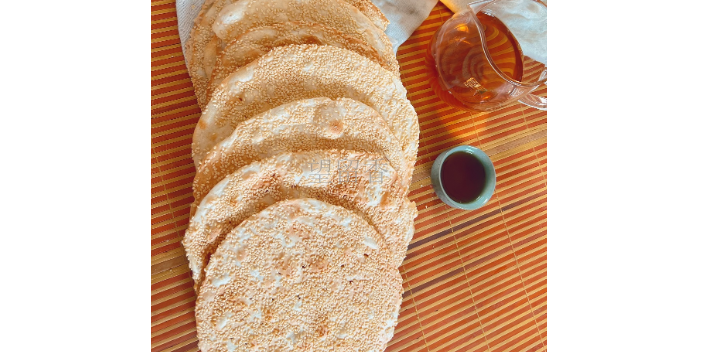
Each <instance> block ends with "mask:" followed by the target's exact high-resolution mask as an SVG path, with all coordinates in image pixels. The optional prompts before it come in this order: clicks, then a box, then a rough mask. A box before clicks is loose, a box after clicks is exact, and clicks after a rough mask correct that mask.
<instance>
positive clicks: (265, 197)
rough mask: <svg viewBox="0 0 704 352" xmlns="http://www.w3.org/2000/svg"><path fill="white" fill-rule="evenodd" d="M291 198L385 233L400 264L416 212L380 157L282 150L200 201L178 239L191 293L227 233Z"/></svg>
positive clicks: (227, 179) (244, 169)
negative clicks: (350, 214)
mask: <svg viewBox="0 0 704 352" xmlns="http://www.w3.org/2000/svg"><path fill="white" fill-rule="evenodd" d="M295 198H315V199H319V200H321V201H324V202H327V203H330V204H334V205H339V206H343V207H345V208H347V209H350V210H352V211H354V212H356V213H358V214H359V215H360V216H361V217H362V218H363V219H365V220H366V221H368V222H369V223H370V224H371V225H372V226H373V227H374V228H376V229H377V231H379V233H380V234H381V235H382V236H383V237H384V240H385V243H386V245H387V247H388V248H389V250H390V251H391V255H392V257H393V263H394V265H395V267H398V266H399V265H401V263H402V262H403V258H404V257H405V255H406V249H407V247H408V243H409V242H410V240H411V239H412V237H413V232H414V227H413V219H415V217H416V215H417V210H416V207H415V203H413V202H410V201H408V199H407V198H406V196H405V194H404V192H403V190H402V189H401V187H400V185H399V182H398V175H397V174H396V172H395V170H394V169H393V168H392V167H391V165H390V164H389V163H388V161H386V159H385V158H384V157H383V156H381V155H379V154H374V153H367V152H357V151H347V150H315V151H306V152H297V153H283V154H279V155H277V156H275V157H272V158H268V159H265V160H262V161H260V162H253V163H251V164H249V165H247V166H245V167H242V168H240V169H238V170H237V171H236V172H234V173H232V174H230V175H228V176H227V177H225V178H224V179H223V180H222V181H220V182H219V183H218V184H217V185H215V187H213V189H211V190H210V192H209V193H208V194H207V195H206V196H205V197H204V198H203V200H202V201H201V202H200V204H199V206H198V209H197V211H196V213H195V215H194V216H193V217H192V218H191V221H190V224H189V227H188V229H187V230H186V234H185V235H184V238H183V247H184V248H185V250H186V256H187V257H188V262H189V266H190V268H191V270H192V272H193V281H194V287H195V289H196V292H198V291H199V286H200V284H201V282H202V280H203V275H204V272H203V270H204V268H205V266H206V265H207V263H208V260H209V258H210V256H211V255H212V253H214V252H215V250H216V248H217V246H218V245H219V244H220V242H221V241H222V240H223V238H224V237H225V235H226V234H227V233H229V232H230V231H231V230H232V229H233V228H234V227H236V226H237V225H238V224H239V223H240V222H242V221H243V220H244V219H246V218H247V217H249V216H251V215H252V214H256V213H257V212H259V211H261V210H263V209H264V208H266V207H267V206H269V205H271V204H273V203H275V202H277V201H281V200H285V199H295Z"/></svg>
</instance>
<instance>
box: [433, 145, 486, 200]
mask: <svg viewBox="0 0 704 352" xmlns="http://www.w3.org/2000/svg"><path fill="white" fill-rule="evenodd" d="M455 153H469V154H472V155H473V156H474V157H475V158H477V160H479V162H480V163H481V164H482V166H484V172H485V175H486V178H485V181H484V188H483V189H482V191H481V193H480V194H479V196H478V197H477V198H476V199H475V200H473V201H471V202H469V203H458V202H455V201H454V200H452V198H450V196H448V195H447V193H445V189H444V188H443V186H442V181H441V178H440V173H441V172H442V165H443V163H444V162H445V159H447V157H448V156H450V155H451V154H455ZM430 179H431V181H432V183H433V188H434V189H435V193H436V194H437V195H438V197H439V198H440V200H442V201H443V202H444V203H445V204H447V205H449V206H451V207H453V208H458V209H464V210H474V209H479V208H481V207H482V206H483V205H484V204H486V203H487V202H488V201H489V198H491V195H492V194H494V188H495V187H496V170H494V164H493V163H492V162H491V159H489V156H488V155H486V153H484V152H483V151H481V150H479V149H478V148H475V147H472V146H469V145H460V146H457V147H454V148H452V149H448V150H446V151H444V152H442V153H440V155H438V157H437V159H435V162H434V163H433V167H432V168H431V169H430ZM467 182H471V180H467Z"/></svg>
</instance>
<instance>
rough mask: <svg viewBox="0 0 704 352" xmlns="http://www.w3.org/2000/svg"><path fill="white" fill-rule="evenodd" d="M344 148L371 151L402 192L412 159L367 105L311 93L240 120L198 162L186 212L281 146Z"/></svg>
mask: <svg viewBox="0 0 704 352" xmlns="http://www.w3.org/2000/svg"><path fill="white" fill-rule="evenodd" d="M316 149H347V150H356V151H364V152H371V153H377V154H380V155H382V156H384V157H385V158H386V160H388V161H389V163H390V164H391V166H392V167H393V168H394V169H395V170H396V172H397V174H398V175H399V182H400V186H401V188H402V193H407V192H408V184H409V182H408V181H409V180H410V178H411V174H412V172H413V165H408V164H406V163H405V161H404V159H403V151H402V150H401V145H400V144H399V142H398V140H397V139H396V137H395V136H394V135H393V134H392V133H391V131H390V130H389V127H388V126H387V125H386V121H384V119H382V118H381V116H379V114H378V113H377V112H376V111H375V110H374V109H372V108H370V107H368V106H366V105H364V104H362V103H360V102H358V101H356V100H352V99H348V98H338V99H335V100H332V99H330V98H311V99H305V100H299V101H295V102H292V103H288V104H284V105H281V106H278V107H276V108H274V109H271V110H268V111H266V112H264V113H262V114H259V115H257V116H255V117H253V118H251V119H249V120H247V121H244V122H243V123H241V124H240V125H239V126H237V129H236V130H235V131H234V132H233V133H232V134H231V135H230V136H229V137H227V138H226V139H224V140H223V141H221V142H220V143H218V145H217V146H216V147H215V148H213V150H211V151H210V153H208V156H206V158H205V159H204V160H203V161H202V162H201V165H200V167H199V168H198V170H197V172H196V176H195V179H194V180H193V198H194V199H195V200H194V202H193V204H192V206H191V215H193V214H195V211H196V209H197V208H198V205H199V204H200V201H201V200H202V199H203V197H205V195H206V194H208V192H209V191H210V190H211V189H212V188H213V186H215V185H216V184H217V183H218V182H220V180H222V179H223V178H225V177H226V176H227V175H229V174H231V173H233V172H235V171H237V170H238V169H239V168H241V167H244V166H246V165H248V164H250V163H252V162H254V161H258V160H262V159H266V158H268V157H272V156H275V155H277V154H280V153H285V152H296V151H306V150H316Z"/></svg>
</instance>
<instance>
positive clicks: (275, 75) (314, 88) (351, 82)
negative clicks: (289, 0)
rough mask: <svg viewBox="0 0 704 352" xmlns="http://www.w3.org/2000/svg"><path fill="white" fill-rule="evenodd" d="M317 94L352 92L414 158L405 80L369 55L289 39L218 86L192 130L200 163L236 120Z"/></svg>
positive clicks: (413, 118) (414, 121)
mask: <svg viewBox="0 0 704 352" xmlns="http://www.w3.org/2000/svg"><path fill="white" fill-rule="evenodd" d="M314 97H328V98H332V99H334V98H341V97H345V98H350V99H354V100H357V101H360V102H361V103H364V104H366V105H368V106H369V107H371V108H373V109H374V110H376V111H377V112H378V113H379V115H381V116H382V117H383V118H384V120H385V121H386V123H387V124H388V125H389V128H390V129H391V132H392V133H393V134H394V135H395V136H396V138H397V139H398V140H399V142H400V143H401V147H402V149H403V152H404V155H405V158H406V160H407V161H408V162H409V163H410V164H412V165H413V164H415V159H416V154H417V152H418V136H419V129H418V116H417V115H416V112H415V110H414V109H413V106H412V105H411V103H410V102H409V101H408V99H406V89H405V88H404V87H403V84H402V83H401V80H400V79H399V78H398V77H396V76H394V75H393V74H392V73H390V72H389V71H387V70H385V69H383V68H382V67H381V66H379V65H378V64H376V63H374V62H372V61H371V60H369V59H367V58H365V57H363V56H361V55H359V54H357V53H355V52H352V51H349V50H345V49H341V48H337V47H334V46H330V45H288V46H283V47H277V48H274V49H272V50H271V51H270V52H269V53H268V54H266V55H264V56H262V57H260V58H259V59H257V60H255V61H254V62H252V63H250V64H248V65H247V66H244V67H242V68H240V69H239V70H237V71H236V72H234V73H233V74H231V75H230V76H229V77H228V78H227V79H226V80H225V81H223V82H222V84H221V85H220V86H219V87H218V88H217V89H216V90H215V93H214V94H213V97H212V98H211V100H210V102H209V103H208V106H207V107H206V108H205V111H204V112H203V114H202V115H201V117H200V120H199V121H198V124H197V125H196V129H195V131H194V134H193V145H192V149H193V159H194V161H195V163H196V165H200V161H201V160H203V158H204V157H205V155H206V154H207V153H208V152H210V150H212V148H213V147H214V146H215V145H216V144H217V143H219V142H220V141H222V140H223V139H225V138H227V137H228V136H229V135H230V134H232V132H233V131H234V130H235V128H236V127H237V125H239V124H240V123H242V122H243V121H245V120H247V119H249V118H250V117H252V116H255V115H257V114H259V113H262V112H264V111H267V110H269V109H271V108H274V107H276V106H279V105H281V104H285V103H289V102H292V101H296V100H301V99H308V98H314Z"/></svg>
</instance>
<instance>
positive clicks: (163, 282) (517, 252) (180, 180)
mask: <svg viewBox="0 0 704 352" xmlns="http://www.w3.org/2000/svg"><path fill="white" fill-rule="evenodd" d="M174 6H175V4H174V2H173V1H152V34H151V35H152V53H151V57H152V59H151V62H152V79H151V81H152V150H151V154H152V176H151V177H152V229H151V239H152V242H151V243H152V248H151V250H152V268H151V270H152V293H151V295H152V331H151V333H152V352H162V351H163V352H193V351H198V345H197V343H198V340H197V336H196V330H195V315H194V309H195V295H194V292H193V289H192V285H193V281H192V280H191V278H190V270H189V269H188V265H187V261H186V258H185V255H184V251H183V247H182V246H181V243H180V241H181V239H182V237H183V234H184V232H185V229H186V227H187V226H188V211H189V206H190V203H191V202H193V195H192V193H191V181H192V180H193V177H194V175H195V169H194V166H193V162H192V160H191V158H190V153H191V149H190V141H191V136H192V133H193V129H194V128H195V124H196V123H197V122H198V118H199V116H200V112H201V111H200V109H199V108H198V105H197V104H196V99H195V95H194V93H193V87H192V84H191V81H190V79H189V76H188V73H187V71H186V66H185V63H184V61H183V54H182V51H181V46H180V40H179V38H178V33H177V31H176V12H175V7H174ZM451 15H452V13H451V12H450V11H449V10H448V9H447V8H446V7H445V6H444V5H442V4H441V3H438V5H437V6H436V7H435V8H434V9H433V11H432V12H431V13H430V15H429V16H428V18H427V19H426V21H425V22H424V23H423V24H422V25H421V26H420V27H419V28H418V30H416V32H415V33H414V34H413V35H412V36H411V38H410V39H409V40H408V41H407V42H406V43H404V44H403V45H402V46H401V47H400V48H399V51H398V55H397V57H398V59H399V63H400V67H401V79H402V81H403V83H404V85H405V86H406V88H407V90H408V98H409V100H410V101H411V103H412V104H413V106H414V107H415V109H416V112H417V113H418V117H419V123H420V134H421V135H420V145H419V149H418V159H417V162H416V169H415V172H414V175H413V181H412V182H413V183H412V186H411V192H410V196H409V198H410V199H411V200H413V201H415V202H416V205H417V207H418V212H419V215H418V218H417V219H416V221H415V227H416V233H415V236H414V238H413V241H412V242H411V244H410V246H409V250H408V256H407V258H406V260H405V261H404V263H403V265H402V266H401V268H400V270H401V274H402V277H403V279H404V283H403V285H404V289H405V293H404V296H403V303H402V306H401V313H400V316H399V324H398V326H397V328H396V332H395V335H394V338H393V340H392V341H391V342H390V343H389V346H388V348H387V351H429V352H430V351H443V352H445V351H448V352H450V351H516V352H518V351H546V350H547V113H546V112H544V111H539V110H536V109H532V108H528V107H525V106H523V105H520V104H514V105H511V106H508V107H506V108H503V109H501V110H498V111H495V112H491V113H476V112H472V113H469V112H464V111H459V110H456V109H454V108H452V107H449V106H447V105H445V104H444V103H442V102H441V101H440V100H439V99H438V98H437V97H436V96H435V95H434V93H433V92H432V90H431V89H430V86H429V85H428V83H427V76H426V73H425V68H424V61H423V58H424V52H425V48H426V46H427V44H428V42H429V40H430V37H431V36H432V35H433V33H434V32H435V31H436V30H437V28H438V27H439V26H440V25H441V24H442V23H443V22H444V21H445V20H447V19H448V18H449V17H450V16H451ZM537 93H538V94H541V95H544V96H546V95H547V88H543V89H541V90H539V91H538V92H537ZM460 144H470V145H474V146H477V147H479V148H481V149H483V150H484V151H485V152H486V153H487V154H488V155H489V156H490V157H491V159H492V161H493V162H494V165H495V167H496V172H497V185H496V192H495V194H494V196H493V197H492V198H491V200H490V201H489V203H488V204H487V205H486V206H484V207H483V208H481V209H478V210H474V211H461V210H457V209H452V208H450V207H448V206H446V205H445V204H443V203H442V202H441V201H440V200H439V199H438V198H437V197H436V196H435V193H434V192H433V189H432V185H431V184H430V166H431V165H432V162H433V161H434V160H435V158H436V157H437V155H438V154H439V153H441V152H442V151H444V150H446V149H448V148H451V147H453V146H456V145H460Z"/></svg>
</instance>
